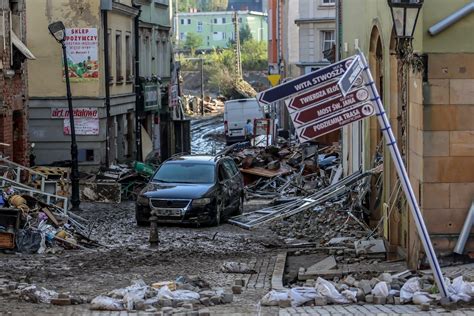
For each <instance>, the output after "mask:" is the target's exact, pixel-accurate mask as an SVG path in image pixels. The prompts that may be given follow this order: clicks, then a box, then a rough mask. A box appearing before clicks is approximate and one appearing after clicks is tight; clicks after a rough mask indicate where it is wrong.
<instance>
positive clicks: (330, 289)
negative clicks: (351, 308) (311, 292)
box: [315, 277, 350, 304]
mask: <svg viewBox="0 0 474 316" xmlns="http://www.w3.org/2000/svg"><path fill="white" fill-rule="evenodd" d="M315 287H316V291H317V292H318V295H319V296H322V297H325V298H326V300H327V301H328V303H337V304H349V303H350V301H349V300H348V299H347V298H346V297H345V296H344V295H342V294H341V293H339V291H338V290H337V289H336V287H335V286H334V285H333V284H332V283H331V282H329V281H326V280H324V279H323V278H321V277H318V279H317V280H316V285H315Z"/></svg>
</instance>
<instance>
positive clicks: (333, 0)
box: [321, 0, 336, 5]
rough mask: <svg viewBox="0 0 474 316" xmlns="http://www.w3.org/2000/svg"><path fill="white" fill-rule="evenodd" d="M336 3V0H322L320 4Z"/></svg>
mask: <svg viewBox="0 0 474 316" xmlns="http://www.w3.org/2000/svg"><path fill="white" fill-rule="evenodd" d="M335 3H336V0H322V2H321V4H322V5H334V4H335Z"/></svg>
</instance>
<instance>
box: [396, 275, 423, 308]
mask: <svg viewBox="0 0 474 316" xmlns="http://www.w3.org/2000/svg"><path fill="white" fill-rule="evenodd" d="M420 291H421V287H420V278H417V277H414V278H411V279H409V280H408V281H406V282H405V284H403V286H402V288H401V290H400V301H401V302H402V303H407V302H411V300H412V299H413V295H414V294H415V293H416V292H420Z"/></svg>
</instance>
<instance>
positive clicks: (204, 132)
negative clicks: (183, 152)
mask: <svg viewBox="0 0 474 316" xmlns="http://www.w3.org/2000/svg"><path fill="white" fill-rule="evenodd" d="M191 138H192V142H191V152H192V153H193V154H215V153H217V152H219V151H220V150H222V149H223V148H224V147H225V137H224V118H223V114H219V115H212V116H208V117H204V118H199V119H194V120H192V121H191Z"/></svg>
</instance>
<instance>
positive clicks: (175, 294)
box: [157, 285, 201, 301]
mask: <svg viewBox="0 0 474 316" xmlns="http://www.w3.org/2000/svg"><path fill="white" fill-rule="evenodd" d="M157 297H158V298H159V299H166V300H178V301H191V300H199V299H200V298H201V296H200V295H199V293H197V292H194V291H188V290H176V291H171V290H170V289H169V288H168V286H167V285H165V286H163V287H161V288H160V290H159V291H158V294H157Z"/></svg>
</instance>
